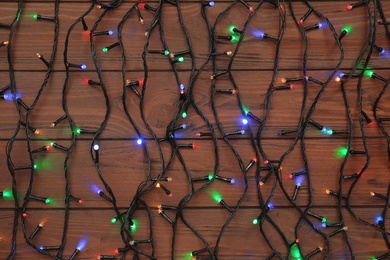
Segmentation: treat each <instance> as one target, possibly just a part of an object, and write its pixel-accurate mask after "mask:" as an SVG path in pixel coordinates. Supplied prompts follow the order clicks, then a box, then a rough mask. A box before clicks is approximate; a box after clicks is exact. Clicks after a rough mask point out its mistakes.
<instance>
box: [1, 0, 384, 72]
mask: <svg viewBox="0 0 390 260" xmlns="http://www.w3.org/2000/svg"><path fill="white" fill-rule="evenodd" d="M75 4H76V3H63V4H61V8H60V14H59V15H60V18H61V27H60V28H61V29H60V39H59V46H58V51H59V52H58V54H60V53H62V52H63V50H64V40H65V37H66V33H67V29H68V28H69V27H70V25H71V24H72V23H73V22H74V21H75V20H76V18H78V17H79V16H81V15H82V14H83V13H84V12H86V11H87V10H88V8H89V4H88V3H77V8H74V6H75ZM229 4H230V3H226V2H221V3H218V4H217V5H215V7H213V8H212V9H209V10H207V14H208V15H209V20H210V21H211V22H213V21H215V19H216V16H217V14H219V13H220V12H222V11H223V10H224V9H225V8H227V7H228V5H229ZM389 4H390V3H389V2H387V1H384V2H383V6H384V9H385V10H387V9H388V8H389ZM132 5H133V3H124V4H122V5H121V7H120V8H117V9H114V10H112V11H110V12H109V14H108V15H107V16H106V17H105V18H103V20H102V22H101V23H100V24H99V27H98V31H104V30H108V29H111V30H114V32H115V30H116V28H117V24H118V23H119V22H120V20H121V19H122V17H123V15H124V14H125V13H126V12H127V10H128V9H130V8H131V6H132ZM154 6H156V5H155V4H154ZM253 6H255V3H253ZM293 6H294V13H296V16H297V17H298V19H299V17H301V16H302V15H303V14H304V13H305V12H306V10H307V7H305V6H304V5H303V4H302V3H294V4H293ZM313 6H314V7H315V8H317V10H318V11H320V12H322V13H323V14H324V15H325V16H326V17H328V18H329V20H330V21H331V22H332V24H333V26H334V27H335V30H336V32H337V33H338V34H339V33H340V32H341V28H342V27H344V26H346V25H348V23H349V22H350V21H354V22H353V24H354V26H353V30H352V32H351V34H350V35H348V37H345V38H344V39H343V41H342V44H343V46H345V48H344V51H345V53H344V61H343V63H342V64H341V65H342V67H341V68H342V69H347V68H350V67H351V65H352V64H353V63H354V61H355V59H356V57H357V55H358V54H359V53H360V52H361V50H362V48H363V45H364V41H365V39H366V37H367V33H368V30H367V26H368V25H367V24H366V21H367V19H366V18H367V13H366V10H365V9H364V8H356V10H354V11H353V12H347V11H346V10H345V6H346V2H343V1H326V2H315V3H313ZM15 8H16V5H15V3H3V4H2V11H1V12H2V13H4V15H3V16H0V17H2V18H1V19H0V22H3V23H10V22H11V21H12V17H13V12H14V10H15ZM23 9H24V11H23V13H22V15H21V18H20V23H19V25H18V28H17V31H16V32H17V33H16V35H15V40H14V42H13V47H12V48H13V50H14V60H13V63H14V67H15V69H17V70H44V69H45V68H44V66H43V65H42V67H40V66H36V55H35V54H36V53H37V52H39V53H41V54H42V55H44V56H45V55H46V56H48V55H49V53H50V50H51V48H52V43H53V36H54V35H53V31H54V24H53V23H51V22H50V21H40V20H38V21H35V20H33V18H32V14H34V13H40V14H42V15H44V14H46V15H52V14H53V12H54V4H47V3H34V2H27V3H25V5H24V7H23ZM181 11H182V14H183V18H184V23H185V24H186V25H187V29H188V33H189V35H190V39H191V41H192V42H193V43H196V44H193V48H194V56H195V60H196V66H197V68H199V67H200V66H201V64H202V63H203V62H204V60H205V59H206V57H207V56H206V55H207V54H208V49H209V39H208V34H207V30H206V28H207V27H206V25H205V23H204V21H203V19H202V18H201V16H200V8H199V4H198V3H183V4H182V5H181ZM286 11H287V17H291V14H290V12H289V10H286ZM101 13H102V11H101V10H99V9H97V8H95V9H94V10H93V11H92V12H91V13H90V14H89V15H88V16H87V17H86V18H85V20H86V22H87V23H88V25H89V27H92V25H93V22H94V21H96V19H97V18H98V16H99V15H100V14H101ZM142 14H143V16H144V20H145V24H144V25H141V24H140V23H139V22H138V20H137V16H136V14H135V13H133V14H132V15H130V18H129V19H128V20H127V21H126V23H125V25H124V27H123V33H122V37H123V44H124V47H125V54H126V61H127V67H126V68H127V70H137V71H138V70H143V64H142V59H141V54H142V52H143V49H144V44H145V41H144V40H134V39H144V38H145V37H144V33H145V31H146V30H147V28H148V25H149V24H150V22H151V19H152V17H153V13H152V12H146V11H143V12H142ZM248 15H249V12H248V10H247V9H246V8H245V7H244V6H243V5H241V4H240V3H237V7H236V8H233V9H232V10H231V11H229V13H228V15H227V16H225V17H224V18H223V19H222V20H221V21H220V22H219V23H218V25H217V26H216V29H215V30H216V34H219V35H221V34H222V35H226V34H228V27H229V26H230V25H232V24H234V25H236V26H237V27H238V28H242V26H243V23H244V22H245V21H246V19H247V18H246V17H248ZM163 19H164V21H165V22H164V35H165V37H166V43H167V45H168V46H169V50H170V51H171V52H179V51H183V50H186V49H188V46H187V44H186V42H185V37H184V34H183V33H182V30H181V28H180V25H179V23H178V19H177V9H176V8H175V7H174V6H171V5H166V6H165V8H164V11H163ZM319 20H320V19H318V18H317V17H315V16H310V17H309V18H308V20H307V21H306V22H305V26H308V25H312V24H315V23H316V22H318V21H319ZM189 24H191V26H188V25H189ZM274 24H278V10H277V9H276V8H275V7H273V6H272V5H269V4H264V5H263V6H262V7H261V8H260V9H259V11H258V12H257V13H256V15H255V16H254V18H253V19H252V21H251V23H250V24H249V25H248V29H247V33H246V39H245V42H244V45H243V47H242V48H240V49H239V51H238V53H237V56H236V58H235V60H234V63H233V64H234V65H233V67H232V69H233V70H247V69H248V68H250V70H252V71H254V70H259V69H261V70H271V69H272V64H273V62H274V56H275V47H276V46H275V44H272V42H268V40H264V41H260V40H253V36H252V34H253V31H254V30H262V31H264V32H266V33H268V34H270V35H277V34H278V29H277V28H276V27H275V26H274ZM7 33H8V31H7V30H1V31H0V38H7ZM307 36H308V39H309V48H310V52H309V60H308V64H309V65H308V66H309V68H311V69H319V70H322V69H334V68H335V66H336V65H337V63H338V61H339V59H340V51H338V50H337V44H336V41H335V39H334V38H333V36H332V34H331V31H330V30H329V29H328V28H324V30H313V31H309V32H307ZM116 37H117V34H116V33H114V35H113V36H111V37H95V38H96V39H94V42H95V46H96V50H97V53H98V58H99V61H100V65H101V67H102V68H103V69H107V70H120V69H121V59H120V52H119V49H118V48H115V49H113V50H111V51H110V52H108V53H102V52H101V49H102V48H103V47H104V46H107V45H110V44H112V43H114V42H115V41H116ZM377 39H378V40H377V43H378V45H379V46H383V48H387V49H389V46H388V43H387V42H386V40H385V39H386V36H385V30H384V28H382V27H379V28H378V30H377ZM316 42H320V43H321V48H318V47H317V46H316V45H315V44H316ZM149 48H150V49H161V48H162V45H161V43H160V40H159V33H158V32H157V31H154V32H153V33H152V35H151V40H150V45H149ZM234 48H235V44H231V43H230V42H228V43H224V42H221V43H220V44H218V51H226V50H231V51H233V50H234ZM69 49H71V50H72V51H71V53H69V56H68V60H69V62H72V63H76V64H78V63H85V64H87V67H88V69H91V70H93V67H94V66H93V63H92V59H91V56H90V45H89V37H88V36H86V35H85V34H84V33H83V29H82V26H81V24H79V25H77V26H76V27H75V29H74V31H73V32H72V34H71V36H70V42H69ZM5 57H6V52H4V51H3V50H1V51H0V70H7V69H8V65H7V62H6V59H5ZM302 57H303V41H302V36H301V35H300V33H299V30H298V28H297V26H296V25H295V24H294V22H293V20H292V19H291V18H289V19H288V20H287V27H286V33H285V36H284V38H283V43H282V46H281V53H280V59H279V69H280V70H283V69H284V70H290V69H300V68H301V66H302ZM318 57H321V59H319V58H318ZM62 58H63V57H62V56H61V55H57V58H56V61H55V64H54V69H55V70H64V69H65V67H64V63H63V59H62ZM186 58H188V60H190V58H189V57H186ZM222 59H223V60H222V61H221V62H219V64H220V65H219V66H220V67H221V69H222V68H224V67H225V66H227V65H228V59H227V58H222ZM259 60H261V62H258V61H259ZM386 60H387V58H386V55H385V56H378V55H377V53H375V54H374V55H373V57H372V66H373V67H375V68H386V66H387V62H386ZM147 61H148V65H149V70H169V69H170V66H171V65H170V62H169V60H168V58H167V57H164V56H160V55H148V56H147ZM224 61H226V62H224ZM210 66H211V65H210ZM210 66H208V67H206V69H210V68H211V67H210ZM190 68H191V63H190V62H184V63H182V64H179V65H177V69H178V70H188V69H190Z"/></svg>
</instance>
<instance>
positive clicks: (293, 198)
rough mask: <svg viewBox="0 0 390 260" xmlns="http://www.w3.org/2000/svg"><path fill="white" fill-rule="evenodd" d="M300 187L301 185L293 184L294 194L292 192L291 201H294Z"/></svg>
mask: <svg viewBox="0 0 390 260" xmlns="http://www.w3.org/2000/svg"><path fill="white" fill-rule="evenodd" d="M300 188H301V185H295V190H294V194H293V196H292V199H291V200H292V201H295V200H296V199H297V196H298V191H299V189H300Z"/></svg>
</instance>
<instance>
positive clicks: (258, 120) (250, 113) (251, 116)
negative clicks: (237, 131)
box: [246, 111, 263, 124]
mask: <svg viewBox="0 0 390 260" xmlns="http://www.w3.org/2000/svg"><path fill="white" fill-rule="evenodd" d="M246 115H247V116H249V117H250V118H252V119H254V120H256V121H257V122H258V123H260V124H261V123H263V121H262V120H261V119H260V118H258V117H257V116H255V115H254V114H253V113H252V112H250V111H249V112H248V113H246Z"/></svg>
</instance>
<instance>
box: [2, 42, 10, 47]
mask: <svg viewBox="0 0 390 260" xmlns="http://www.w3.org/2000/svg"><path fill="white" fill-rule="evenodd" d="M8 43H9V41H2V42H0V47H3V46H7V45H8Z"/></svg>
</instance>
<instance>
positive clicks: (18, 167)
mask: <svg viewBox="0 0 390 260" xmlns="http://www.w3.org/2000/svg"><path fill="white" fill-rule="evenodd" d="M32 168H33V166H32V165H29V166H17V167H15V168H14V169H15V171H20V170H30V169H32Z"/></svg>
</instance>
